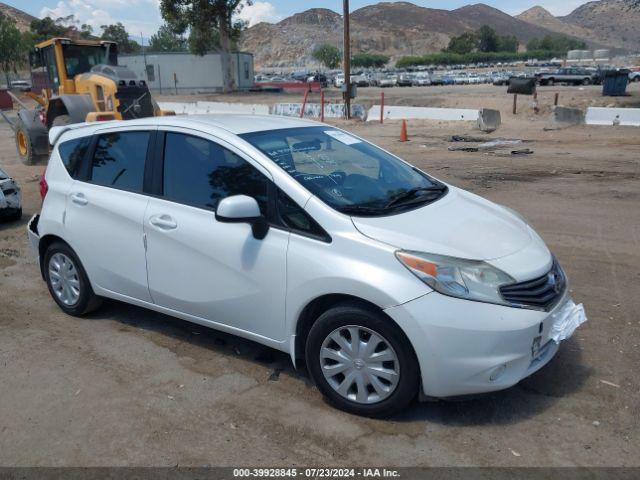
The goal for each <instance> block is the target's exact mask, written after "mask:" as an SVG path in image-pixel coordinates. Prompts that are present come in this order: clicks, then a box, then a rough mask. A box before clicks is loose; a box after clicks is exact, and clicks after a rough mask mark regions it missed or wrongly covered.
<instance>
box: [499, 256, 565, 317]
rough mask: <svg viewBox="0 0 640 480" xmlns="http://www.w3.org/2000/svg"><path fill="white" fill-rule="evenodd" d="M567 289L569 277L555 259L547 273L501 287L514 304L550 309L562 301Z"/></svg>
mask: <svg viewBox="0 0 640 480" xmlns="http://www.w3.org/2000/svg"><path fill="white" fill-rule="evenodd" d="M566 289H567V277H566V275H565V273H564V271H563V270H562V267H560V264H559V263H558V261H557V260H555V259H554V262H553V267H551V270H550V271H549V272H548V273H546V274H545V275H543V276H541V277H538V278H534V279H533V280H528V281H526V282H520V283H513V284H511V285H505V286H503V287H501V288H500V294H501V295H502V298H504V299H505V300H506V301H507V302H509V303H510V304H512V305H513V306H517V307H524V308H536V309H541V310H549V309H551V308H552V307H553V306H554V305H556V304H557V303H558V302H559V301H560V299H561V298H562V296H563V295H564V292H565V290H566Z"/></svg>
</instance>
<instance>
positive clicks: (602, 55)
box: [593, 49, 611, 60]
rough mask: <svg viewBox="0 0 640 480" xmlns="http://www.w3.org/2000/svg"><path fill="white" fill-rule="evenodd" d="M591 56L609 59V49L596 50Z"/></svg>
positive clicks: (597, 58) (598, 58)
mask: <svg viewBox="0 0 640 480" xmlns="http://www.w3.org/2000/svg"><path fill="white" fill-rule="evenodd" d="M593 56H594V57H595V59H596V60H609V59H610V58H611V51H610V50H606V49H602V50H596V51H595V52H593Z"/></svg>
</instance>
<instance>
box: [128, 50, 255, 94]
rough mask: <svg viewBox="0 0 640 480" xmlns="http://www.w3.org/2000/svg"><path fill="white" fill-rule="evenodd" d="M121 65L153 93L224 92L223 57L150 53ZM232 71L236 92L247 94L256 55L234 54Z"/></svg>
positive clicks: (215, 55) (181, 53)
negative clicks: (245, 91) (131, 71)
mask: <svg viewBox="0 0 640 480" xmlns="http://www.w3.org/2000/svg"><path fill="white" fill-rule="evenodd" d="M118 63H119V64H120V65H123V66H126V67H129V68H130V69H131V70H133V72H134V73H135V74H136V75H137V76H138V78H139V79H141V80H146V82H147V84H148V85H149V88H150V90H151V91H152V92H157V93H164V94H171V93H173V94H188V93H199V92H219V91H222V88H223V82H222V61H221V58H220V54H218V53H207V54H206V55H204V56H199V55H193V54H191V53H188V52H184V53H183V52H171V53H170V52H166V53H165V52H160V53H157V52H147V53H145V54H135V55H119V58H118ZM231 71H232V72H233V78H234V83H235V88H237V89H239V90H247V89H249V88H251V87H252V86H253V83H254V82H253V55H252V54H251V53H245V52H234V53H231Z"/></svg>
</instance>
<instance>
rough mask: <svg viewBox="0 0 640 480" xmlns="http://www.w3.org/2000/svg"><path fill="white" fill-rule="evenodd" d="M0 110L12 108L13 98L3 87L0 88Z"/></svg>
mask: <svg viewBox="0 0 640 480" xmlns="http://www.w3.org/2000/svg"><path fill="white" fill-rule="evenodd" d="M0 110H13V99H12V98H11V95H9V92H8V91H7V90H5V89H2V90H0Z"/></svg>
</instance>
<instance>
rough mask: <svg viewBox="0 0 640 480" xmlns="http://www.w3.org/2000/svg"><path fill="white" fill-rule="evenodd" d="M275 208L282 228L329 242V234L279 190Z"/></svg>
mask: <svg viewBox="0 0 640 480" xmlns="http://www.w3.org/2000/svg"><path fill="white" fill-rule="evenodd" d="M276 206H277V208H276V211H277V214H278V219H279V221H280V222H279V223H281V224H282V226H284V227H286V228H288V229H289V230H291V231H293V232H295V233H299V234H302V235H306V236H310V237H313V238H317V239H320V240H323V241H329V240H330V237H329V234H328V233H327V232H325V231H324V229H323V228H322V227H321V226H320V225H319V224H318V223H317V222H316V221H315V220H314V219H313V218H311V216H310V215H309V214H308V213H307V212H305V211H304V209H303V208H302V207H301V206H299V205H298V204H297V203H296V202H294V201H293V200H292V199H291V198H290V197H289V196H288V195H287V194H286V193H284V192H283V191H282V190H280V189H278V193H277V199H276Z"/></svg>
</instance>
